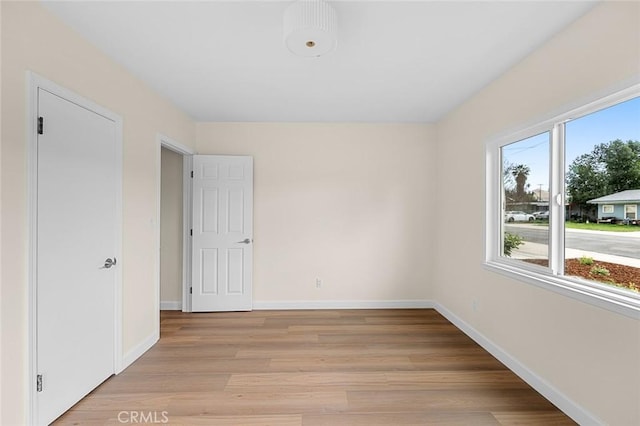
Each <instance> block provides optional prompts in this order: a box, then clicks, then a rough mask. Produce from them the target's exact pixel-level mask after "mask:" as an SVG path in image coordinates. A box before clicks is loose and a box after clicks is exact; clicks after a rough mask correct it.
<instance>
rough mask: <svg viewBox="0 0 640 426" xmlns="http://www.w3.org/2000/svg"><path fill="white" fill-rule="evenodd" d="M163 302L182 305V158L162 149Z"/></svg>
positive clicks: (161, 252)
mask: <svg viewBox="0 0 640 426" xmlns="http://www.w3.org/2000/svg"><path fill="white" fill-rule="evenodd" d="M161 167H162V191H161V194H160V199H161V203H160V303H162V302H179V303H180V304H182V236H183V232H182V207H183V203H182V192H183V191H182V155H181V154H178V153H175V152H173V151H171V150H168V149H166V148H162V166H161Z"/></svg>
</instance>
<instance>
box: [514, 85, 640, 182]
mask: <svg viewBox="0 0 640 426" xmlns="http://www.w3.org/2000/svg"><path fill="white" fill-rule="evenodd" d="M616 139H621V140H623V141H625V142H626V141H628V140H636V141H640V97H637V98H633V99H630V100H628V101H626V102H622V103H620V104H617V105H614V106H611V107H609V108H606V109H603V110H600V111H596V112H594V113H592V114H589V115H585V116H583V117H580V118H576V119H574V120H572V121H569V122H568V123H567V124H566V146H565V156H566V167H568V165H569V164H571V163H572V162H573V160H574V159H575V158H576V157H578V156H580V155H582V154H586V153H588V152H591V151H592V150H593V147H594V146H595V145H598V144H601V143H607V142H610V141H613V140H616ZM503 155H504V158H505V160H506V161H508V162H509V163H511V164H526V165H527V166H529V168H530V169H531V172H530V174H529V178H528V179H527V183H528V184H530V185H531V186H530V187H529V190H530V191H532V190H538V189H540V188H541V189H542V190H543V191H547V190H548V188H549V134H548V133H543V134H541V135H537V136H533V137H530V138H527V139H524V140H522V141H519V142H515V143H512V144H510V145H508V146H505V147H503ZM540 185H542V186H540Z"/></svg>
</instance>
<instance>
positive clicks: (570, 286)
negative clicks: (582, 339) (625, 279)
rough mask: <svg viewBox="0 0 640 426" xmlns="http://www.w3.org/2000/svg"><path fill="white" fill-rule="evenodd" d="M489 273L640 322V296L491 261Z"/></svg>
mask: <svg viewBox="0 0 640 426" xmlns="http://www.w3.org/2000/svg"><path fill="white" fill-rule="evenodd" d="M484 267H485V269H487V270H489V271H492V272H496V273H498V274H501V275H504V276H506V277H509V278H512V279H516V280H518V281H523V282H526V283H528V284H533V285H535V286H537V287H541V288H544V289H546V290H550V291H553V292H555V293H559V294H561V295H563V296H566V297H570V298H572V299H575V300H579V301H581V302H584V303H588V304H590V305H593V306H597V307H600V308H603V309H606V310H608V311H611V312H615V313H618V314H621V315H624V316H627V317H630V318H633V319H640V294H636V293H632V292H628V291H625V290H620V289H617V288H615V287H611V286H607V285H604V284H598V283H593V282H590V281H586V280H581V279H578V278H576V279H570V278H568V277H559V276H553V275H550V274H547V273H540V272H537V271H534V270H529V269H525V268H522V267H520V266H519V265H515V264H512V262H509V261H504V262H502V261H495V260H488V261H486V262H484Z"/></svg>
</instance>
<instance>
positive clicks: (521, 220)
mask: <svg viewBox="0 0 640 426" xmlns="http://www.w3.org/2000/svg"><path fill="white" fill-rule="evenodd" d="M554 126H555V127H554V128H551V129H549V131H548V132H544V133H540V134H537V135H535V136H532V137H529V138H526V139H523V140H520V141H516V142H513V143H509V144H506V145H502V146H501V148H500V158H501V172H502V180H503V182H502V191H501V197H502V215H503V223H502V230H501V235H502V242H501V243H502V247H501V253H500V255H501V256H502V257H503V258H510V259H515V260H517V261H518V262H525V263H523V264H526V265H527V267H533V268H546V270H547V271H548V270H549V265H550V263H551V256H552V251H551V250H550V241H556V240H555V238H554V233H558V234H559V235H561V237H562V238H561V241H562V243H563V244H562V246H563V247H564V251H563V252H561V253H559V254H558V259H559V262H558V264H559V265H560V266H559V267H558V269H557V271H554V273H555V274H557V275H565V276H572V277H578V278H580V279H586V280H589V281H591V282H593V283H597V284H598V285H600V284H606V285H607V286H611V287H612V288H614V287H615V288H616V289H620V290H622V291H623V292H634V293H635V294H638V293H640V220H639V218H638V206H640V97H636V98H633V99H630V100H627V101H625V102H621V103H618V104H616V105H613V106H611V107H609V108H606V109H601V110H598V111H596V112H592V113H591V114H588V115H584V116H581V117H577V118H573V119H570V120H566V121H564V122H560V123H555V124H554ZM554 129H555V132H554ZM558 129H559V130H558ZM558 144H559V145H561V146H560V147H558V146H557V145H558ZM562 153H564V163H563V162H562V160H561V159H560V161H558V158H559V157H562ZM554 157H555V160H556V161H555V162H554ZM553 164H556V165H559V166H556V169H559V168H561V167H562V168H563V170H560V173H562V175H561V178H560V180H562V181H563V182H562V184H563V186H564V188H561V189H560V191H562V190H563V191H564V203H562V204H564V205H562V204H558V203H556V202H555V198H554V197H553V196H551V197H550V195H549V191H550V180H552V179H551V177H550V176H551V175H550V171H552V170H551V169H552V165H553ZM550 201H551V202H550ZM554 209H558V210H561V211H559V212H558V213H559V214H557V215H553V214H551V215H550V210H551V211H553V210H554ZM550 217H551V218H552V222H553V218H554V217H556V218H559V217H562V218H563V220H562V221H561V222H563V223H558V224H553V223H550V221H549V218H550ZM562 246H561V247H562ZM531 265H537V266H531Z"/></svg>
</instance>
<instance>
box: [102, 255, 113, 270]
mask: <svg viewBox="0 0 640 426" xmlns="http://www.w3.org/2000/svg"><path fill="white" fill-rule="evenodd" d="M116 263H117V261H116V258H115V257H114V258H113V259H111V258H108V259H107V260H105V261H104V265H103V266H101V267H100V269H109V268H111V267H112V266H115V264H116Z"/></svg>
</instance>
